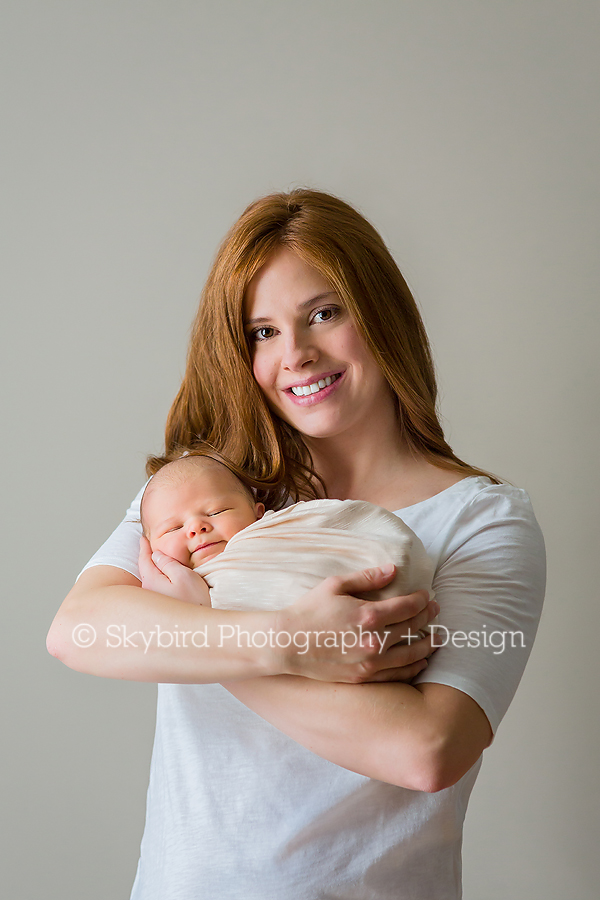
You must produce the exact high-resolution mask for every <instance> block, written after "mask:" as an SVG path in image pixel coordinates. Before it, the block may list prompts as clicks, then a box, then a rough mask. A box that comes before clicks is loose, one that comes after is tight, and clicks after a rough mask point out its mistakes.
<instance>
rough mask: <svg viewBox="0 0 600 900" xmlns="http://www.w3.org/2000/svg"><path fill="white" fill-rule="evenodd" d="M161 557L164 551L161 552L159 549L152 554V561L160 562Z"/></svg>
mask: <svg viewBox="0 0 600 900" xmlns="http://www.w3.org/2000/svg"><path fill="white" fill-rule="evenodd" d="M161 559H162V553H160V552H159V551H158V550H155V551H154V553H153V554H152V562H160V560H161Z"/></svg>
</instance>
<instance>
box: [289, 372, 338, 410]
mask: <svg viewBox="0 0 600 900" xmlns="http://www.w3.org/2000/svg"><path fill="white" fill-rule="evenodd" d="M328 378H332V379H333V381H332V382H331V384H329V385H326V386H325V387H320V388H319V390H317V391H315V392H314V393H310V394H303V395H300V396H299V395H298V394H294V392H293V391H292V387H308V386H309V385H313V384H318V382H319V381H321V382H322V381H325V380H326V379H328ZM343 378H344V372H330V373H326V374H325V375H319V376H318V377H315V376H313V377H312V378H306V379H305V380H304V381H301V382H299V383H297V384H294V385H291V386H290V387H289V388H285V389H284V393H285V394H286V396H287V397H289V398H290V400H292V401H293V402H294V403H296V404H297V405H298V406H312V405H314V404H315V403H319V402H320V401H321V400H325V399H326V398H327V397H329V396H330V394H331V393H332V392H333V391H335V390H336V388H337V386H338V385H339V384H340V382H341V381H342V380H343Z"/></svg>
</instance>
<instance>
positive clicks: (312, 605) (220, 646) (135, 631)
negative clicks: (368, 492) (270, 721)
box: [47, 561, 435, 684]
mask: <svg viewBox="0 0 600 900" xmlns="http://www.w3.org/2000/svg"><path fill="white" fill-rule="evenodd" d="M172 564H173V566H175V567H176V570H177V572H176V576H175V575H174V576H173V577H177V579H178V585H177V587H178V590H181V591H182V592H183V593H182V595H183V596H185V597H187V598H188V602H186V600H180V599H175V598H172V597H170V596H167V595H165V594H159V593H155V592H154V591H152V590H146V589H142V588H141V587H140V582H139V581H138V580H137V579H136V578H134V576H133V575H129V574H128V573H127V572H124V571H123V570H122V569H117V568H114V567H112V566H97V567H94V568H91V569H88V570H87V571H85V572H84V573H83V575H82V576H81V577H80V579H79V581H78V582H77V583H76V585H75V587H74V588H73V589H72V590H71V592H70V593H69V594H68V596H67V598H66V599H65V601H64V602H63V604H62V606H61V608H60V610H59V611H58V613H57V615H56V618H55V620H54V622H53V624H52V627H51V629H50V632H49V634H48V639H47V646H48V650H49V651H50V653H52V654H53V655H54V656H56V657H58V658H59V659H60V660H62V662H64V663H65V664H66V665H67V666H70V667H71V668H73V669H76V670H77V671H80V672H86V673H88V674H92V675H100V676H102V677H105V678H124V679H129V680H132V681H155V682H157V681H159V682H172V683H182V684H186V683H189V684H204V683H215V682H224V681H235V680H238V679H255V678H256V677H258V676H268V675H278V674H295V675H303V676H308V677H310V678H314V679H319V680H323V681H328V682H329V681H330V682H337V681H340V682H351V683H358V682H361V681H366V680H367V679H368V678H370V677H372V676H373V675H375V673H377V672H378V671H380V670H382V669H386V667H389V666H390V665H394V664H395V663H396V657H395V654H393V648H392V650H390V651H389V652H386V653H381V652H380V649H381V642H382V641H383V640H384V635H385V634H391V633H392V631H393V630H394V628H396V627H404V626H394V625H393V624H392V623H395V622H398V621H400V622H405V621H406V620H407V619H408V618H409V617H410V616H411V615H412V616H413V617H414V618H412V619H409V621H410V622H412V623H413V624H414V625H415V629H418V628H419V627H422V625H423V624H424V623H425V621H428V620H429V618H430V617H431V615H432V614H433V615H434V614H435V613H432V611H430V610H429V607H428V604H427V595H426V594H424V593H423V594H419V593H417V594H412V595H410V596H408V597H398V598H389V599H387V600H380V601H373V602H369V601H363V600H358V599H357V598H356V597H355V596H353V595H352V594H350V593H346V591H357V592H362V591H364V590H370V589H372V588H375V589H377V588H379V587H382V586H383V585H384V584H386V583H387V582H388V581H389V580H390V577H391V574H393V573H390V572H387V573H386V572H383V571H381V570H375V569H373V570H365V571H364V572H359V573H357V574H356V575H353V576H349V577H348V578H346V579H340V578H330V579H325V581H323V582H321V583H320V584H319V585H318V586H317V587H316V588H313V589H312V590H311V591H309V592H308V593H307V594H305V595H304V597H302V598H301V599H300V600H299V601H297V602H296V603H294V604H292V605H291V606H289V607H286V608H285V609H283V610H279V611H277V612H271V611H253V612H239V611H237V610H223V609H212V608H211V607H206V606H202V605H199V604H198V603H195V602H191V601H192V600H193V597H194V591H195V590H196V589H197V582H201V581H202V579H201V578H200V576H198V575H196V574H195V573H194V572H192V571H191V570H189V569H187V568H185V567H184V566H181V565H179V563H176V562H175V561H172ZM421 620H422V621H421ZM390 629H391V630H390ZM371 631H374V632H376V634H371V633H370V632H371ZM382 632H383V634H382ZM325 634H336V635H338V636H339V640H336V641H334V642H327V641H324V642H321V641H320V640H319V637H318V636H322V635H325ZM346 638H347V639H348V640H346ZM390 653H392V658H390V655H389V654H390ZM417 655H418V654H417ZM410 661H411V662H412V661H414V660H410Z"/></svg>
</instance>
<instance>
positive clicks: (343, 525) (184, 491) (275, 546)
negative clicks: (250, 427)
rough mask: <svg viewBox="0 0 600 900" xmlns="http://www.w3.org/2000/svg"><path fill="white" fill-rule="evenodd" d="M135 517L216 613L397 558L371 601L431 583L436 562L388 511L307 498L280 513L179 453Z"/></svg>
mask: <svg viewBox="0 0 600 900" xmlns="http://www.w3.org/2000/svg"><path fill="white" fill-rule="evenodd" d="M140 517H141V521H142V528H143V531H144V535H145V536H146V537H147V538H148V541H149V542H150V546H151V548H152V550H153V551H154V550H160V551H161V552H162V553H165V554H166V555H167V556H170V557H173V559H176V560H178V561H179V562H180V563H182V564H183V565H185V566H189V567H190V568H191V569H194V570H195V571H196V572H198V574H199V575H201V576H202V578H203V579H204V581H205V582H206V584H207V585H208V587H209V588H210V602H211V605H212V606H214V607H220V608H222V609H239V610H244V609H265V610H273V609H280V608H281V607H284V606H288V605H290V604H291V603H293V602H294V601H295V600H297V599H299V598H300V597H301V596H302V595H303V594H305V593H306V592H307V591H309V590H310V589H311V588H313V587H316V585H317V584H319V582H320V581H322V580H323V579H324V578H327V577H328V576H330V575H341V576H346V575H351V574H353V573H354V572H357V571H359V570H361V569H366V568H371V567H375V566H382V565H385V564H387V563H390V562H393V563H394V564H395V565H396V567H397V570H396V575H395V576H394V579H393V580H392V582H391V583H390V584H389V585H387V586H386V587H385V588H382V589H381V590H379V591H370V592H369V593H368V595H366V597H367V598H368V599H383V598H385V597H394V596H402V595H405V594H410V593H413V592H414V591H417V590H420V589H423V588H425V589H428V590H430V589H431V581H432V578H433V565H432V563H431V561H430V560H429V558H428V556H427V554H426V552H425V549H424V547H423V544H422V543H421V541H420V540H419V538H418V537H417V536H416V535H415V534H414V532H412V531H411V530H410V528H408V526H406V525H405V524H404V522H402V520H401V519H399V518H398V517H397V516H395V515H394V514H393V513H391V512H388V511H387V510H385V509H382V508H381V507H379V506H374V505H373V504H372V503H366V502H365V501H362V500H310V501H306V502H301V503H295V504H294V505H293V506H290V507H287V508H286V509H282V510H279V511H278V512H273V511H268V512H265V508H264V506H263V504H262V503H256V501H255V498H254V495H253V493H252V491H251V489H250V488H249V487H247V486H246V485H245V484H243V483H242V481H240V479H239V478H237V477H236V476H235V475H234V474H233V473H232V472H230V471H229V469H228V468H227V467H226V466H225V465H223V464H222V463H220V462H217V461H216V460H214V459H211V458H210V457H205V456H185V457H182V458H181V459H178V460H175V461H174V462H171V463H169V464H168V465H166V466H164V467H163V468H162V469H160V470H159V471H158V472H157V473H156V475H154V476H153V477H152V479H151V480H150V481H149V482H148V485H147V487H146V490H145V492H144V495H143V497H142V503H141V512H140Z"/></svg>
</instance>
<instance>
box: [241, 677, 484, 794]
mask: <svg viewBox="0 0 600 900" xmlns="http://www.w3.org/2000/svg"><path fill="white" fill-rule="evenodd" d="M225 687H226V688H227V689H228V690H229V691H230V692H231V693H232V694H233V695H234V696H235V697H237V698H238V699H239V700H241V701H242V703H244V704H245V705H246V706H248V707H249V708H250V709H252V710H253V711H254V712H256V713H258V715H260V716H262V717H263V718H264V719H266V720H267V721H268V722H270V723H271V724H272V725H274V726H275V727H276V728H278V729H279V730H280V731H283V732H284V733H285V734H287V735H288V736H289V737H291V738H293V740H295V741H297V742H298V743H300V744H302V745H303V746H305V747H307V749H309V750H311V751H312V752H313V753H316V754H317V755H318V756H322V757H323V758H325V759H328V760H329V761H330V762H333V763H335V764H336V765H339V766H342V767H343V768H345V769H350V770H351V771H353V772H357V773H359V774H361V775H366V776H367V777H369V778H374V779H377V780H379V781H385V782H388V783H390V784H395V785H398V786H399V787H405V788H409V789H411V790H420V791H438V790H441V789H444V788H446V787H449V786H451V785H452V784H454V783H455V782H456V781H457V780H458V779H459V778H460V777H462V775H463V774H464V773H465V772H467V771H468V769H470V768H471V766H472V765H474V763H475V762H476V761H477V759H478V758H479V756H480V755H481V753H482V752H483V750H484V749H485V747H487V746H488V745H489V743H490V741H491V737H492V734H491V729H490V727H489V723H488V721H487V718H486V716H485V715H484V713H483V712H482V710H481V709H480V708H479V707H478V706H477V704H476V703H475V701H473V700H472V699H471V698H470V697H468V696H467V695H466V694H464V693H462V692H461V691H458V690H455V689H454V688H451V687H447V686H445V685H440V684H422V685H419V686H418V687H413V686H412V685H409V684H400V683H378V684H375V683H371V684H356V685H350V684H328V683H326V682H317V681H312V680H310V679H306V678H301V677H297V676H293V675H292V676H290V675H284V676H275V677H267V678H258V679H254V680H251V681H244V682H238V683H236V684H225Z"/></svg>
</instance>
